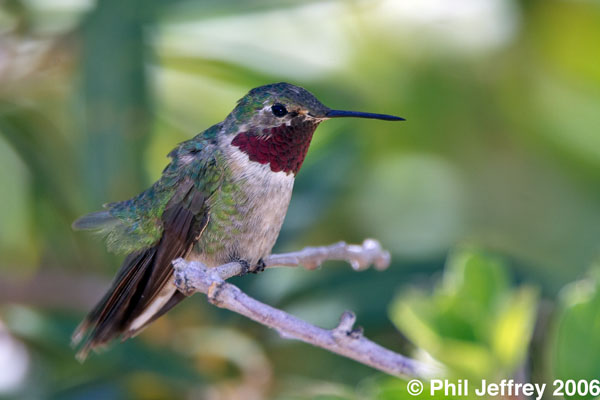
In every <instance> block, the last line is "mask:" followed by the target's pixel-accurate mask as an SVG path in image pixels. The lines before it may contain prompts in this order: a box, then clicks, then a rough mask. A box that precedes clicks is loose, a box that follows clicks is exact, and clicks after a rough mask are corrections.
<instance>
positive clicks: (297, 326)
mask: <svg viewBox="0 0 600 400" xmlns="http://www.w3.org/2000/svg"><path fill="white" fill-rule="evenodd" d="M326 260H343V261H347V262H349V263H350V264H351V265H352V267H353V268H354V269H356V270H360V269H364V268H367V267H368V266H369V265H371V264H372V265H374V266H375V267H376V268H377V269H385V268H387V267H388V265H389V263H390V255H389V253H388V252H387V251H385V250H383V249H382V248H381V246H380V245H379V243H378V242H377V241H375V240H371V239H367V240H365V241H364V242H363V244H362V245H348V244H346V243H344V242H340V243H336V244H333V245H331V246H324V247H307V248H305V249H303V250H300V251H297V252H292V253H284V254H273V255H271V256H269V257H267V258H266V259H264V260H263V261H264V263H265V267H266V268H272V267H276V266H289V267H297V266H301V265H302V266H304V267H305V268H307V269H315V268H317V267H318V266H320V265H321V263H323V262H324V261H326ZM173 265H174V267H175V284H176V285H177V287H178V288H179V290H180V291H182V292H183V293H185V294H186V295H188V296H189V295H192V294H194V293H196V292H201V293H204V294H206V295H207V297H208V300H209V301H210V302H211V303H212V304H214V305H216V306H218V307H221V308H226V309H228V310H231V311H234V312H236V313H239V314H242V315H244V316H246V317H248V318H250V319H252V320H254V321H256V322H258V323H260V324H263V325H265V326H268V327H270V328H273V329H275V330H277V331H278V332H279V334H280V335H281V336H282V337H284V338H289V339H297V340H301V341H303V342H306V343H310V344H312V345H314V346H318V347H321V348H324V349H327V350H329V351H332V352H334V353H337V354H340V355H343V356H345V357H348V358H351V359H353V360H356V361H358V362H360V363H363V364H365V365H369V366H371V367H373V368H375V369H378V370H380V371H383V372H386V373H388V374H390V375H394V376H398V377H404V378H406V377H409V378H425V377H430V376H434V375H437V374H439V372H440V371H439V369H438V368H437V367H433V366H431V365H428V364H424V363H421V362H419V361H416V360H413V359H410V358H407V357H405V356H403V355H401V354H398V353H395V352H393V351H391V350H388V349H386V348H384V347H382V346H380V345H378V344H376V343H374V342H372V341H370V340H369V339H367V338H366V337H364V336H363V332H362V329H361V328H354V323H355V321H356V316H355V315H354V313H352V312H351V311H346V312H344V313H343V314H342V316H341V318H340V322H339V324H338V326H337V327H336V328H334V329H331V330H327V329H323V328H319V327H317V326H315V325H312V324H309V323H308V322H306V321H303V320H301V319H299V318H296V317H294V316H293V315H291V314H288V313H286V312H284V311H282V310H279V309H276V308H274V307H271V306H269V305H267V304H264V303H261V302H260V301H258V300H255V299H253V298H252V297H250V296H248V295H247V294H245V293H244V292H242V291H241V290H240V289H239V288H238V287H237V286H235V285H232V284H230V283H227V282H225V280H226V279H228V278H231V277H232V276H235V275H239V274H241V273H243V272H244V266H243V265H241V264H240V263H237V262H233V263H228V264H224V265H221V266H219V267H216V268H207V267H206V266H204V265H202V264H201V263H199V262H195V261H192V262H188V261H185V260H183V259H181V258H180V259H177V260H175V261H173Z"/></svg>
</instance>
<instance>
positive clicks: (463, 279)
mask: <svg viewBox="0 0 600 400" xmlns="http://www.w3.org/2000/svg"><path fill="white" fill-rule="evenodd" d="M598 43H600V6H599V4H598V2H597V1H594V0H577V1H568V0H544V1H525V0H460V1H457V2H446V1H442V0H402V1H396V0H376V1H375V0H337V1H319V0H313V1H309V2H303V3H302V4H299V3H298V2H294V1H288V0H284V1H273V0H258V1H252V2H247V1H241V0H224V1H219V2H208V1H192V0H177V1H165V0H150V1H141V0H125V1H123V0H97V1H88V0H70V1H43V0H6V1H4V2H0V187H1V188H2V189H1V191H0V199H1V203H0V204H1V205H2V207H0V221H1V222H0V360H10V368H4V369H2V373H0V397H6V398H11V399H12V398H14V399H39V398H56V399H82V398H85V399H88V398H92V399H93V398H98V399H100V398H101V399H104V398H115V399H120V398H123V399H125V398H140V399H159V398H182V397H187V398H209V399H220V398H226V399H229V398H231V399H234V398H240V396H243V398H245V399H253V398H256V399H261V398H273V399H361V400H362V399H392V398H394V399H396V398H398V399H402V398H408V397H407V395H406V394H405V388H406V387H405V382H404V381H401V380H395V379H390V378H387V377H383V376H382V375H381V374H379V373H377V372H374V371H373V370H371V369H369V368H367V367H365V366H362V365H359V364H357V363H355V362H353V361H350V360H346V359H343V358H341V357H338V356H335V355H332V354H328V353H326V352H324V351H322V350H319V349H316V348H312V347H310V346H307V345H305V344H301V343H295V342H292V341H286V340H283V339H280V338H279V337H277V336H276V334H275V333H274V332H270V331H268V330H267V329H266V328H264V327H261V326H257V325H256V324H254V323H251V322H249V321H247V320H245V319H243V318H242V317H240V316H237V315H232V314H231V313H228V312H224V311H222V310H217V309H215V308H214V307H212V306H209V305H206V303H205V301H204V299H203V298H201V297H200V296H198V298H192V299H189V300H187V301H186V302H185V303H184V304H182V305H181V306H179V307H178V308H177V309H175V310H173V312H171V313H169V314H168V315H167V316H165V317H163V318H161V319H160V320H158V321H157V322H156V323H155V324H153V326H152V327H150V328H149V329H148V330H146V331H145V332H144V333H143V334H142V335H140V336H139V337H138V338H136V339H134V340H129V341H127V342H125V343H121V344H115V345H114V346H112V347H111V348H110V349H108V350H107V351H105V352H104V353H102V354H100V355H95V356H92V357H91V358H90V359H89V360H88V361H87V362H86V363H85V364H83V365H80V364H79V363H77V362H76V361H75V360H74V357H73V350H72V349H71V348H70V345H69V336H70V333H71V332H72V331H73V329H74V328H75V326H76V324H77V323H78V321H79V320H80V319H81V318H82V317H83V315H84V313H85V312H86V311H88V310H89V309H90V308H91V307H92V306H93V304H94V302H95V301H97V300H98V299H99V297H100V296H101V294H102V292H103V290H105V289H106V287H107V285H108V282H109V280H110V279H111V277H112V276H113V274H114V272H115V270H116V269H117V267H118V265H119V262H120V261H121V260H120V258H118V257H116V256H113V255H111V254H108V253H107V252H106V250H105V249H104V246H103V244H102V243H101V241H100V240H98V238H95V237H93V236H90V235H86V234H85V233H74V232H72V230H71V228H70V224H71V223H72V221H73V220H74V219H75V218H76V217H78V216H79V215H81V214H83V213H86V212H90V211H93V210H96V209H99V208H100V206H101V204H102V203H104V202H109V201H118V200H122V199H126V198H129V197H131V196H133V195H135V194H136V193H138V192H139V191H140V190H141V189H143V188H145V187H147V186H148V185H150V184H151V183H152V182H153V181H154V180H155V179H156V178H157V177H158V176H159V174H160V172H161V171H162V169H163V168H164V166H165V164H166V162H167V159H166V157H165V156H166V154H167V153H168V152H169V151H170V149H171V148H172V147H173V146H174V145H175V144H177V143H178V142H181V141H183V140H186V139H187V138H189V137H191V136H192V135H194V134H195V133H198V132H199V131H201V130H203V129H205V128H207V127H208V126H210V125H212V124H214V123H215V122H218V121H220V120H222V119H223V118H224V117H225V116H226V115H227V113H228V112H229V111H230V110H231V109H232V108H233V106H234V104H235V101H236V100H237V99H238V98H240V97H241V96H242V95H243V94H244V93H245V92H246V91H247V90H249V89H250V88H252V87H255V86H259V85H263V84H265V83H270V82H276V81H281V80H285V81H289V82H291V83H295V84H299V85H301V86H304V87H306V88H307V89H309V90H310V91H312V92H313V93H315V94H316V95H317V96H318V97H319V98H320V99H321V100H322V101H323V102H324V103H325V104H327V105H329V106H332V107H336V108H346V109H356V110H364V111H373V112H384V113H394V114H398V115H401V116H404V117H406V118H407V121H406V122H405V123H403V124H401V125H398V124H387V123H383V122H377V121H362V120H358V121H351V120H344V121H331V122H328V123H325V124H323V125H322V126H321V127H320V128H319V130H318V132H317V134H316V135H315V138H314V141H313V144H312V146H311V149H310V151H309V154H308V157H307V159H306V162H305V164H304V166H303V168H302V171H301V172H300V174H299V175H298V178H297V181H296V186H295V189H294V196H293V199H292V203H291V205H290V209H289V212H288V216H287V218H286V222H285V224H284V228H283V231H282V233H281V236H280V239H279V241H278V243H277V246H276V249H275V250H276V251H284V250H293V249H298V248H300V247H302V246H304V245H315V244H326V243H330V242H334V241H337V240H342V239H343V240H346V241H355V242H360V241H362V240H363V239H364V238H365V237H375V238H378V239H380V240H381V242H382V243H383V244H384V246H385V247H387V248H389V249H390V250H391V252H392V256H393V264H392V266H391V267H390V268H389V269H388V270H387V271H385V272H378V271H365V272H361V273H355V272H352V271H351V270H350V269H349V268H347V267H346V266H344V267H341V266H340V267H337V266H336V265H332V266H329V265H328V266H326V267H325V268H323V269H322V270H319V271H316V272H315V271H312V272H309V271H302V270H300V269H298V270H288V269H281V270H274V271H268V272H266V273H264V274H261V275H260V276H257V277H254V276H252V277H244V278H242V279H238V278H236V279H234V280H233V281H234V282H235V283H236V284H238V285H240V286H241V287H242V288H243V289H244V290H245V291H247V292H248V293H250V294H251V295H253V296H255V297H257V298H259V299H261V300H264V301H266V302H268V303H269V304H272V305H274V306H276V307H280V308H283V309H285V310H287V311H289V312H292V313H294V314H295V315H298V316H299V317H302V318H305V319H307V320H309V321H311V322H313V323H317V324H319V325H322V326H329V327H331V326H333V325H334V324H335V322H336V321H337V319H338V317H339V315H340V313H341V312H343V311H344V310H346V309H352V310H354V311H356V313H357V315H358V321H359V324H360V325H362V326H364V328H365V331H366V334H367V336H369V337H370V338H373V339H374V340H375V341H377V342H379V343H381V344H383V345H385V346H387V347H389V348H391V349H393V350H396V351H402V352H404V353H405V354H408V355H411V356H414V357H424V358H425V359H431V358H435V359H437V361H440V362H443V363H444V364H445V366H446V368H447V370H448V373H449V375H450V376H454V377H458V378H465V377H467V376H469V377H472V378H474V379H476V378H479V377H488V378H490V379H501V378H510V377H519V379H523V380H536V381H540V382H542V381H545V382H549V381H551V379H553V378H554V377H573V378H574V379H580V378H582V377H583V378H586V379H588V378H589V377H592V376H594V374H596V375H597V371H598V366H599V361H598V360H600V355H599V354H598V351H596V350H597V344H596V341H595V340H594V339H595V338H597V337H598V335H597V332H596V331H597V330H598V329H597V327H596V325H597V323H596V322H595V321H596V320H597V315H596V314H597V313H596V311H595V310H596V309H597V308H598V307H596V303H597V298H598V295H597V279H596V275H595V273H593V272H592V273H591V275H590V276H591V277H587V278H585V279H584V280H583V281H581V279H582V276H584V275H585V274H586V271H588V270H589V268H590V265H593V264H594V263H595V262H597V261H598V250H599V248H600V246H599V243H598V238H600V185H598V182H599V179H600V135H599V134H598V126H600V113H599V112H598V110H599V109H600V53H599V52H598V51H597V47H598ZM446 260H447V261H446ZM570 282H576V283H570ZM388 310H391V311H390V313H389V315H388ZM389 317H391V319H392V320H393V323H392V322H391V321H390V320H389V319H388V318H389ZM394 324H395V326H396V327H397V328H398V329H399V331H398V330H397V329H395V327H394ZM550 326H551V327H553V331H552V332H553V333H552V334H551V335H549V334H547V333H546V331H547V330H548V327H550ZM3 357H4V358H3ZM0 368H3V365H0Z"/></svg>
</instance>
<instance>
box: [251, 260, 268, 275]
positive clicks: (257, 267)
mask: <svg viewBox="0 0 600 400" xmlns="http://www.w3.org/2000/svg"><path fill="white" fill-rule="evenodd" d="M265 267H266V265H265V262H264V261H263V259H262V258H261V259H260V260H258V262H257V263H256V265H255V266H254V269H253V270H252V271H250V272H252V273H253V274H258V273H259V272H263V271H264V270H265Z"/></svg>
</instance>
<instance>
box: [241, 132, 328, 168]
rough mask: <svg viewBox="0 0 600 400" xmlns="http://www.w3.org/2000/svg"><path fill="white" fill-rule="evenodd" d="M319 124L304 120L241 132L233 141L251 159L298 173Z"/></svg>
mask: <svg viewBox="0 0 600 400" xmlns="http://www.w3.org/2000/svg"><path fill="white" fill-rule="evenodd" d="M316 128H317V124H315V123H313V122H308V121H304V122H301V123H299V124H296V125H285V124H283V125H281V126H277V127H273V128H267V129H263V131H262V133H260V134H257V133H256V132H252V131H250V132H240V133H238V134H237V135H236V136H235V137H234V138H233V140H232V141H231V144H232V145H233V146H236V147H238V148H239V149H240V150H241V151H242V152H244V153H246V154H247V155H248V157H249V158H250V161H254V162H258V163H260V164H269V166H270V167H271V171H273V172H280V171H283V172H285V173H287V174H289V173H293V174H294V175H296V174H297V173H298V171H299V170H300V167H301V166H302V163H303V162H304V157H306V152H307V151H308V147H309V146H310V141H311V139H312V136H313V133H314V132H315V129H316Z"/></svg>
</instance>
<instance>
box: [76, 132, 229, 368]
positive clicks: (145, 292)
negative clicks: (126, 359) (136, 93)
mask: <svg viewBox="0 0 600 400" xmlns="http://www.w3.org/2000/svg"><path fill="white" fill-rule="evenodd" d="M207 146H210V143H207V141H206V140H203V141H199V140H191V141H188V142H184V143H182V144H181V145H180V146H179V147H177V148H176V149H175V150H174V151H173V152H171V154H170V156H171V157H172V158H173V161H172V162H171V163H170V164H169V166H167V168H165V170H164V171H163V175H162V177H161V179H160V180H159V181H158V182H156V183H155V184H154V185H153V186H152V187H151V188H150V189H148V190H147V191H145V192H144V193H142V194H140V195H139V196H137V197H135V198H133V199H131V200H128V201H125V202H121V203H113V204H110V205H109V206H108V209H107V210H106V211H103V212H101V213H102V214H100V213H94V214H91V215H88V216H85V217H83V218H81V219H79V220H78V221H76V223H75V224H74V225H75V227H76V228H82V229H97V230H101V231H103V232H104V233H106V234H107V235H108V239H109V241H113V242H114V243H113V246H116V248H117V249H120V250H124V249H129V250H130V251H131V252H130V254H129V255H128V256H127V258H126V259H125V261H124V262H123V265H122V267H121V270H120V271H119V273H118V274H117V277H116V278H115V280H114V282H113V284H112V287H111V288H110V290H109V291H108V292H107V293H106V295H105V296H104V298H103V299H102V300H101V301H100V302H99V303H98V305H97V306H96V307H95V308H94V310H92V312H91V313H90V314H89V315H88V317H87V318H86V319H85V320H84V321H83V322H82V324H81V325H80V326H79V327H78V329H77V330H76V332H75V334H74V335H73V338H74V341H75V342H78V341H80V340H81V339H82V338H83V337H84V336H85V335H86V332H88V331H89V332H90V333H89V335H87V338H86V339H85V342H84V344H83V346H82V348H81V350H80V351H79V357H80V358H85V356H86V355H87V353H88V352H89V350H90V349H92V348H94V347H97V346H100V345H102V344H104V343H107V342H108V341H110V340H111V339H113V338H115V337H117V336H121V335H122V336H123V337H124V338H126V337H129V336H131V335H133V334H135V333H136V332H138V331H139V330H141V329H142V328H143V327H144V326H146V325H147V323H149V322H150V321H152V320H153V319H155V318H156V316H157V315H160V314H162V313H164V311H165V307H167V309H168V308H171V307H172V306H173V305H175V304H176V303H177V302H179V301H180V300H181V299H182V298H183V297H182V296H181V295H180V294H179V293H178V292H176V291H175V290H174V287H173V288H172V289H170V286H168V284H169V282H170V280H171V279H172V275H173V268H172V265H171V262H172V260H173V259H175V258H178V257H185V256H186V255H187V254H188V253H189V252H190V250H191V248H192V246H193V245H194V243H195V242H196V241H197V240H198V238H199V237H200V236H201V234H202V232H203V231H204V229H205V227H206V225H207V224H208V221H209V218H210V210H209V209H208V206H207V203H206V199H207V198H208V197H209V196H210V195H211V194H212V193H213V192H214V191H215V190H216V189H217V188H218V187H219V185H220V180H221V178H222V176H223V171H222V166H221V165H220V163H219V162H218V161H217V158H216V156H217V154H216V152H215V151H214V149H207V148H206V147H207ZM106 213H108V215H106ZM130 235H133V236H134V237H135V238H136V242H134V243H130V239H131V238H130ZM119 240H124V241H126V242H127V243H126V245H125V246H123V245H122V244H121V243H119Z"/></svg>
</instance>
